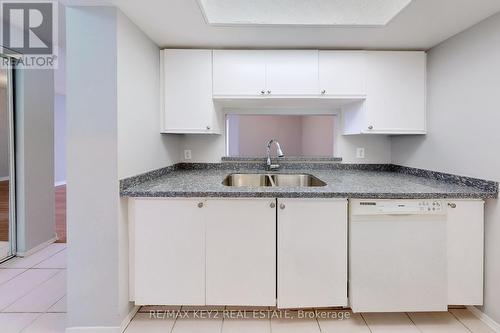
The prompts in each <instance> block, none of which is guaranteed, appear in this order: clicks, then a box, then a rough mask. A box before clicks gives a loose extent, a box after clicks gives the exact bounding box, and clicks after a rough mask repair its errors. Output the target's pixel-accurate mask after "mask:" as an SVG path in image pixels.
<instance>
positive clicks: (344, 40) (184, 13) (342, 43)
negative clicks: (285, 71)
mask: <svg viewBox="0 0 500 333" xmlns="http://www.w3.org/2000/svg"><path fill="white" fill-rule="evenodd" d="M107 1H111V2H112V3H113V4H115V5H116V6H118V7H119V8H120V9H121V10H122V11H123V12H124V13H125V14H126V15H127V16H128V17H130V19H131V20H132V21H134V22H135V23H136V24H137V25H138V26H139V27H140V28H141V29H142V30H143V31H144V32H145V33H146V34H148V35H149V36H150V38H152V39H153V40H154V41H155V42H156V43H157V44H158V45H159V46H161V47H183V48H186V47H197V48H199V47H208V48H350V49H418V50H426V49H429V48H431V47H432V46H435V45H436V44H439V43H440V42H442V41H443V40H445V39H447V38H449V37H451V36H453V35H455V34H457V33H459V32H460V31H463V30H465V29H467V28H469V27H471V26H472V25H474V24H476V23H478V22H480V21H482V20H483V19H485V18H487V17H489V16H491V15H493V14H495V13H497V12H499V11H500V1H499V0H413V1H412V2H411V3H410V4H409V5H408V6H407V7H406V8H404V9H403V10H402V11H401V12H400V13H399V15H397V16H396V17H395V18H394V19H393V20H392V21H390V22H389V24H388V25H386V26H385V27H310V26H309V27H308V26H304V27H298V26H281V27H276V26H274V27H269V26H262V27H255V26H252V27H229V26H226V27H224V26H211V25H208V24H207V23H206V22H205V19H204V16H203V14H202V11H201V10H200V7H199V4H198V1H197V0H141V1H137V0H107ZM268 1H271V0H268ZM304 1H309V0H304ZM373 1H376V0H373Z"/></svg>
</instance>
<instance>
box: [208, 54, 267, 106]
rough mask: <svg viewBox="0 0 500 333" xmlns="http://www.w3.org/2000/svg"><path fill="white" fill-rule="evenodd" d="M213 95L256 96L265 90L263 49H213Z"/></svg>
mask: <svg viewBox="0 0 500 333" xmlns="http://www.w3.org/2000/svg"><path fill="white" fill-rule="evenodd" d="M213 52H214V59H213V68H214V70H213V84H214V91H213V94H214V96H218V95H219V96H224V95H229V96H233V95H235V96H238V95H239V96H256V95H262V92H264V93H265V91H266V59H265V52H264V51H255V50H254V51H252V50H248V51H244V50H214V51H213Z"/></svg>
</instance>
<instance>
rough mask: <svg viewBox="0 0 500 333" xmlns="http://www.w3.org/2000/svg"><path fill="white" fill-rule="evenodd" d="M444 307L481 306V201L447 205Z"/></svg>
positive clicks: (455, 202) (482, 205) (482, 247)
mask: <svg viewBox="0 0 500 333" xmlns="http://www.w3.org/2000/svg"><path fill="white" fill-rule="evenodd" d="M447 236H448V242H447V244H448V251H447V253H448V304H450V305H482V304H483V249H484V202H483V201H482V200H452V201H449V203H448V221H447Z"/></svg>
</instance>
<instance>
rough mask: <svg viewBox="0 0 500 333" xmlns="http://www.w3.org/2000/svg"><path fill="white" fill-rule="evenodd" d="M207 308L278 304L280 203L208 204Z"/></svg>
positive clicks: (223, 201)
mask: <svg viewBox="0 0 500 333" xmlns="http://www.w3.org/2000/svg"><path fill="white" fill-rule="evenodd" d="M205 219H206V226H207V229H206V230H207V231H206V295H207V298H206V303H207V305H252V306H274V305H276V199H221V200H208V201H207V204H206V211H205Z"/></svg>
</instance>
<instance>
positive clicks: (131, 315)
mask: <svg viewBox="0 0 500 333" xmlns="http://www.w3.org/2000/svg"><path fill="white" fill-rule="evenodd" d="M140 308H141V307H140V306H135V305H134V307H133V308H132V310H130V312H129V313H128V315H127V316H126V317H125V319H123V321H122V324H121V325H120V333H122V332H125V330H126V329H127V326H128V324H130V322H131V321H132V319H134V316H135V315H136V313H137V312H138V311H139V309H140Z"/></svg>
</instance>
